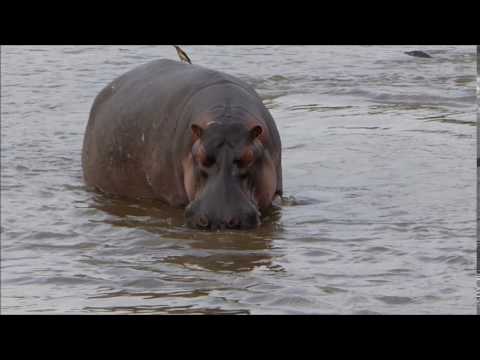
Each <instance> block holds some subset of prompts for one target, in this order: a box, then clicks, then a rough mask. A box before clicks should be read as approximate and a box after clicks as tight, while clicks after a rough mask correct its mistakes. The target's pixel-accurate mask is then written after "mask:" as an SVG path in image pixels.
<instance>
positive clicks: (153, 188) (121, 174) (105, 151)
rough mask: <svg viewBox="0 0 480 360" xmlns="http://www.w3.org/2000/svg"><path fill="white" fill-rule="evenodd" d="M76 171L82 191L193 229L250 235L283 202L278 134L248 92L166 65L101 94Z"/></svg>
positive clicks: (129, 76)
mask: <svg viewBox="0 0 480 360" xmlns="http://www.w3.org/2000/svg"><path fill="white" fill-rule="evenodd" d="M205 154H206V156H207V157H206V158H205ZM241 156H244V160H245V159H246V158H245V156H247V157H248V158H249V161H248V166H246V165H245V164H244V163H243V162H244V160H242V161H240V158H241ZM199 159H200V160H202V161H199ZM207 159H208V161H206V160H207ZM208 162H211V164H207V163H208ZM207 165H210V166H207ZM82 166H83V172H84V180H85V182H86V184H87V186H89V187H91V188H93V189H95V190H98V191H101V192H103V193H105V194H108V195H115V196H120V197H126V198H135V199H138V198H141V199H153V200H159V201H162V202H164V203H167V204H169V205H171V206H174V207H182V208H185V209H186V211H185V218H186V223H187V225H189V226H193V227H195V228H199V229H210V230H217V229H227V228H228V229H251V228H253V227H256V226H258V225H259V224H260V214H261V213H263V212H264V211H266V210H268V209H269V208H271V207H272V205H273V203H274V201H276V199H277V198H279V197H280V196H281V194H282V168H281V141H280V135H279V132H278V129H277V127H276V124H275V122H274V120H273V118H272V116H271V114H270V112H269V111H268V109H267V108H266V107H265V105H264V104H263V102H262V99H261V98H260V97H259V96H258V94H257V93H256V92H255V90H254V89H253V88H252V87H251V86H249V85H248V84H247V83H245V82H244V81H242V80H240V79H238V78H236V77H233V76H231V75H228V74H225V73H222V72H219V71H215V70H211V69H208V68H205V67H203V66H198V65H191V64H188V63H184V62H179V61H172V60H156V61H152V62H150V63H147V64H144V65H141V66H139V67H137V68H135V69H133V70H131V71H129V72H127V73H125V74H123V75H122V76H120V77H118V78H117V79H115V80H114V81H112V82H111V83H110V84H109V85H107V86H106V87H105V88H104V89H103V90H102V91H101V92H100V93H99V95H98V96H97V97H96V99H95V101H94V104H93V106H92V110H91V113H90V118H89V121H88V125H87V129H86V132H85V137H84V144H83V152H82Z"/></svg>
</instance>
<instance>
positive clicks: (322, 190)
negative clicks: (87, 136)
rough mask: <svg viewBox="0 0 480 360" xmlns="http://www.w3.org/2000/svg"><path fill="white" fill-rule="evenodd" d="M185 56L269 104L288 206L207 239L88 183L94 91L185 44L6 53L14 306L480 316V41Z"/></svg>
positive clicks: (229, 49) (5, 286)
mask: <svg viewBox="0 0 480 360" xmlns="http://www.w3.org/2000/svg"><path fill="white" fill-rule="evenodd" d="M185 49H186V50H187V51H188V54H189V56H190V57H191V58H192V60H193V61H194V62H195V63H198V64H201V65H205V66H207V67H211V68H215V69H219V70H223V71H226V72H228V73H231V74H233V75H236V76H238V77H240V78H242V79H243V80H245V81H247V82H248V83H250V84H252V85H253V86H254V87H255V88H256V89H257V91H258V93H259V94H260V96H261V97H262V99H263V101H264V103H265V105H266V106H267V107H268V108H269V109H270V111H271V112H272V115H273V117H274V118H275V120H276V123H277V125H278V127H279V131H280V134H281V137H282V145H283V170H284V176H283V178H284V193H285V194H284V195H285V196H284V198H283V201H282V207H281V208H280V209H273V210H272V211H270V212H269V213H267V214H264V217H263V219H262V225H261V226H260V227H258V228H257V229H254V230H251V231H223V232H208V231H197V230H193V229H189V228H187V227H186V226H185V224H184V215H183V209H175V208H171V207H168V206H165V205H164V204H161V203H158V202H155V201H146V200H137V201H130V200H123V199H118V198H108V197H106V196H103V195H101V194H97V193H94V192H91V191H89V190H88V189H87V188H86V187H85V185H84V183H83V180H82V172H81V161H80V154H81V145H82V140H83V133H84V130H85V126H86V122H87V119H88V113H89V111H90V107H91V104H92V101H93V99H94V97H95V96H96V94H97V93H98V92H99V91H100V90H101V89H102V88H103V87H104V86H105V84H107V83H108V82H110V81H111V80H112V79H114V78H115V77H117V76H119V75H121V74H122V73H124V72H125V71H128V70H130V69H132V68H133V67H134V66H137V65H139V64H142V63H145V62H147V61H150V60H153V59H158V58H161V57H163V58H170V59H176V58H177V55H176V52H175V50H174V49H173V48H171V47H169V46H166V47H162V46H136V47H135V46H80V47H77V46H62V47H49V46H44V47H21V46H20V47H14V46H11V47H2V52H1V57H2V58H1V75H2V76H1V78H2V83H1V86H2V89H1V90H2V97H1V115H2V131H1V166H2V169H1V170H2V171H1V195H2V196H1V208H2V212H1V213H2V216H1V238H2V246H1V260H2V261H1V270H2V271H1V280H2V281H1V290H2V291H1V300H2V301H1V306H2V309H1V310H2V313H79V314H84V313H88V314H297V313H299V314H309V313H315V314H317V313H321V314H330V313H342V314H382V313H396V314H402V313H422V314H425V313H448V314H452V313H473V312H474V311H475V306H476V305H475V292H474V288H475V276H474V274H475V264H476V252H475V239H476V228H475V226H476V222H475V180H476V178H475V175H476V174H475V171H474V168H473V166H472V165H473V159H474V158H475V141H476V139H475V128H474V127H473V126H472V125H474V124H475V120H476V117H475V116H476V111H477V109H476V107H475V103H474V99H475V80H476V76H475V75H476V73H475V60H476V57H475V48H474V47H468V46H460V47H455V46H441V47H420V48H418V47H409V46H402V47H398V46H392V47H387V46H383V47H375V46H356V47H335V46H333V47H331V46H323V47H318V46H308V47H302V46H273V47H271V46H254V47H248V46H226V47H225V46H224V47H221V46H220V47H219V46H185ZM412 50H422V51H425V52H427V53H428V54H431V55H432V58H431V59H420V58H413V57H410V56H408V55H405V54H404V52H405V51H412Z"/></svg>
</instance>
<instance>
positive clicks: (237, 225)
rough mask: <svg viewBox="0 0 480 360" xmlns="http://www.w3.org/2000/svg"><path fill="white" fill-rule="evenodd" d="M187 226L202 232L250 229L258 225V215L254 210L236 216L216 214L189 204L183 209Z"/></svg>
mask: <svg viewBox="0 0 480 360" xmlns="http://www.w3.org/2000/svg"><path fill="white" fill-rule="evenodd" d="M185 218H186V222H187V225H188V226H189V227H192V228H197V229H203V230H212V231H215V230H225V229H252V228H255V227H257V226H259V225H260V223H261V220H260V214H259V212H258V211H256V209H252V210H249V211H243V212H241V213H238V214H234V215H229V214H216V213H214V212H208V211H201V210H200V209H197V207H196V206H195V204H190V205H189V206H187V208H186V209H185Z"/></svg>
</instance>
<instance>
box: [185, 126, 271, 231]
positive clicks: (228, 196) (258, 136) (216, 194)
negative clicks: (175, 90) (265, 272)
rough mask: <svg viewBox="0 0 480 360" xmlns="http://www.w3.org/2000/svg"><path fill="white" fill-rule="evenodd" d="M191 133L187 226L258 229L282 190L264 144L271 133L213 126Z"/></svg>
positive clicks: (254, 127)
mask: <svg viewBox="0 0 480 360" xmlns="http://www.w3.org/2000/svg"><path fill="white" fill-rule="evenodd" d="M191 132H192V143H193V145H192V147H191V153H190V154H189V157H188V161H187V164H184V170H185V171H184V172H185V188H186V192H187V194H188V198H189V200H190V203H189V205H188V206H187V208H186V211H185V217H186V220H187V225H189V226H191V227H196V228H204V229H210V230H216V229H225V228H227V229H248V228H254V227H256V226H258V225H259V224H260V210H261V209H262V208H263V207H267V206H268V205H270V204H271V198H272V197H273V195H274V190H275V186H276V183H275V178H276V176H275V175H274V173H272V172H271V170H272V169H273V168H272V166H271V164H270V163H271V161H269V160H270V158H269V154H268V151H267V149H266V148H265V147H264V145H263V143H262V138H264V137H265V135H263V136H262V134H264V132H265V128H264V127H263V126H262V125H259V124H251V125H250V126H247V125H245V124H244V123H237V122H230V123H223V124H222V123H217V122H210V123H208V124H207V125H206V126H200V125H196V124H193V125H191Z"/></svg>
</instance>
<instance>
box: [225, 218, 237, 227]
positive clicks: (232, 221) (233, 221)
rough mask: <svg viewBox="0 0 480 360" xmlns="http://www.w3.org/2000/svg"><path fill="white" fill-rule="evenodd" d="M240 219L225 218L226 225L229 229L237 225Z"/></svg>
mask: <svg viewBox="0 0 480 360" xmlns="http://www.w3.org/2000/svg"><path fill="white" fill-rule="evenodd" d="M239 224H240V221H239V220H238V219H236V218H231V219H228V220H227V226H228V227H229V228H231V229H233V228H236V227H238V225H239Z"/></svg>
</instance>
